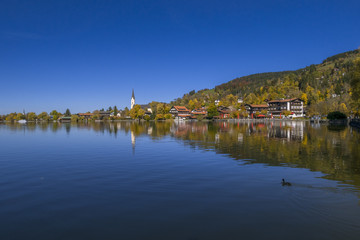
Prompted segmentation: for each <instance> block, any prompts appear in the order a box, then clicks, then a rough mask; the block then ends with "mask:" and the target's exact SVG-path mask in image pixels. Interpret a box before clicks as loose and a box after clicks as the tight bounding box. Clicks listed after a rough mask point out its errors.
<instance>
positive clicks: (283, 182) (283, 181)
mask: <svg viewBox="0 0 360 240" xmlns="http://www.w3.org/2000/svg"><path fill="white" fill-rule="evenodd" d="M281 184H282V185H283V186H291V183H289V182H286V181H285V179H282V182H281Z"/></svg>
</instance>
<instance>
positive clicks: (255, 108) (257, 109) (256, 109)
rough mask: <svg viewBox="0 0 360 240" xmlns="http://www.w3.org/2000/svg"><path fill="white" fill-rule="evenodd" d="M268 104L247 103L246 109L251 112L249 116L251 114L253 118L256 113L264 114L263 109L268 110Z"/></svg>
mask: <svg viewBox="0 0 360 240" xmlns="http://www.w3.org/2000/svg"><path fill="white" fill-rule="evenodd" d="M268 107H269V106H268V105H267V104H245V109H246V111H247V113H248V114H249V116H251V118H253V117H254V115H259V116H260V115H263V114H261V112H262V111H264V110H265V111H268ZM262 117H266V116H265V115H263V116H262Z"/></svg>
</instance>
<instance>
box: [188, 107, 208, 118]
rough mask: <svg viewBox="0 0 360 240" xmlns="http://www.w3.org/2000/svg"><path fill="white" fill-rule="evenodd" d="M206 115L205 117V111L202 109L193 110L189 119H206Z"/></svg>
mask: <svg viewBox="0 0 360 240" xmlns="http://www.w3.org/2000/svg"><path fill="white" fill-rule="evenodd" d="M206 115H207V111H206V109H205V108H204V107H202V108H198V109H194V110H192V111H191V118H197V117H198V116H203V117H206Z"/></svg>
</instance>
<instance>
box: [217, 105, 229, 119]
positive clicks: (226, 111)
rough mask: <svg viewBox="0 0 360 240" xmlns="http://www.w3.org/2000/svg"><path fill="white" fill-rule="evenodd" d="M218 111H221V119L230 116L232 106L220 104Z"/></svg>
mask: <svg viewBox="0 0 360 240" xmlns="http://www.w3.org/2000/svg"><path fill="white" fill-rule="evenodd" d="M217 111H218V113H219V116H218V118H220V119H224V118H229V117H230V112H231V110H230V108H228V107H224V106H220V107H218V108H217Z"/></svg>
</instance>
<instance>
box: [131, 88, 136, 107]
mask: <svg viewBox="0 0 360 240" xmlns="http://www.w3.org/2000/svg"><path fill="white" fill-rule="evenodd" d="M134 105H135V94H134V89H133V90H132V95H131V108H130V109H132V108H133V107H134Z"/></svg>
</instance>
